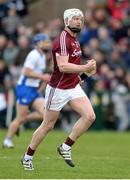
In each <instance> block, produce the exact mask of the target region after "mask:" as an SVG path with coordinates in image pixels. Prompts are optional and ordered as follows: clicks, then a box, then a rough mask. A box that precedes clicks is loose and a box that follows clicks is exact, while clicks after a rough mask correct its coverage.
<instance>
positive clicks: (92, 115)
mask: <svg viewBox="0 0 130 180" xmlns="http://www.w3.org/2000/svg"><path fill="white" fill-rule="evenodd" d="M95 119H96V115H95V113H91V114H90V115H89V117H88V120H89V121H90V122H91V123H93V122H94V121H95Z"/></svg>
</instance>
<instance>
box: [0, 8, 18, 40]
mask: <svg viewBox="0 0 130 180" xmlns="http://www.w3.org/2000/svg"><path fill="white" fill-rule="evenodd" d="M19 24H20V19H19V17H18V16H17V14H16V9H15V7H14V6H12V7H10V8H9V10H8V15H7V16H6V17H5V18H3V21H2V25H3V28H4V29H5V32H6V34H7V35H8V36H9V37H14V36H15V35H16V29H17V27H18V26H19Z"/></svg>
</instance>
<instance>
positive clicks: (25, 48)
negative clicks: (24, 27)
mask: <svg viewBox="0 0 130 180" xmlns="http://www.w3.org/2000/svg"><path fill="white" fill-rule="evenodd" d="M18 47H19V51H18V54H17V56H16V58H15V62H14V63H15V65H18V66H22V65H23V63H24V60H25V57H26V56H27V54H28V52H29V51H30V47H29V40H28V38H27V37H26V36H20V37H19V38H18Z"/></svg>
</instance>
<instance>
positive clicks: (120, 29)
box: [0, 0, 130, 131]
mask: <svg viewBox="0 0 130 180" xmlns="http://www.w3.org/2000/svg"><path fill="white" fill-rule="evenodd" d="M67 8H79V9H81V10H82V11H83V12H84V15H85V25H84V28H83V30H82V32H81V33H80V34H79V36H78V39H79V42H80V44H81V48H82V51H83V56H82V63H84V62H85V61H87V60H88V59H90V58H94V59H96V61H97V74H96V75H95V76H93V77H92V78H88V79H87V80H86V81H85V83H84V85H83V89H84V90H85V92H86V93H87V95H88V96H89V98H90V100H91V102H92V105H93V107H94V110H95V113H96V117H97V118H96V121H95V123H94V124H93V126H92V127H91V129H92V130H100V131H101V130H115V131H126V130H129V129H130V0H65V1H64V0H55V1H54V0H0V128H7V127H8V125H9V123H10V121H11V120H12V118H13V117H14V116H15V90H14V89H15V85H16V83H17V79H18V77H19V75H20V73H21V68H22V65H23V63H24V60H25V57H26V55H27V54H28V52H29V51H30V50H31V48H32V41H31V39H32V37H33V35H34V34H35V33H38V32H43V33H47V34H48V35H49V37H50V39H51V40H52V42H53V40H54V38H55V37H56V36H58V35H59V33H60V32H61V30H62V29H63V28H64V25H63V18H62V16H63V12H64V10H65V9H67ZM46 56H47V69H46V71H47V72H50V73H51V72H52V68H53V64H52V56H51V52H47V54H46ZM43 95H44V92H43ZM86 110H87V107H86ZM77 118H78V117H77V114H75V113H74V112H72V111H71V109H70V108H69V106H66V107H65V108H64V109H63V110H62V112H61V115H60V117H59V120H58V122H57V124H56V127H55V128H58V129H62V130H64V131H70V129H71V128H72V126H73V124H74V122H75V121H76V119H77ZM38 125H39V124H38V122H37V123H36V122H32V123H26V124H25V125H24V126H23V128H36V127H37V126H38Z"/></svg>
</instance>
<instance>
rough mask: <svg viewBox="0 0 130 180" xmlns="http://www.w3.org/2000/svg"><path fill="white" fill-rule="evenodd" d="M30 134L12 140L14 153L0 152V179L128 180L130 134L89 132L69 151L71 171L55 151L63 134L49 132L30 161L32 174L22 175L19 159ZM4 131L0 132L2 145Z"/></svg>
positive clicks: (27, 172) (10, 150) (28, 172)
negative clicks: (72, 165)
mask: <svg viewBox="0 0 130 180" xmlns="http://www.w3.org/2000/svg"><path fill="white" fill-rule="evenodd" d="M32 133H33V131H28V130H25V131H23V132H21V135H20V137H19V138H17V137H15V138H14V143H15V148H14V149H3V148H2V147H1V148H0V179H7V178H8V179H107V178H108V179H112V178H113V179H115V178H116V179H127V178H130V133H129V132H126V133H119V132H118V133H117V132H103V131H102V132H92V131H89V132H88V133H86V134H85V135H83V136H82V137H81V138H80V139H79V140H78V141H77V143H76V144H75V145H74V147H73V152H72V157H73V159H74V162H75V165H76V166H75V167H74V168H71V167H69V166H67V165H66V164H65V162H64V161H63V159H61V157H60V156H59V155H58V153H57V151H56V147H57V146H58V145H59V144H60V143H61V142H62V141H63V140H64V139H65V137H66V136H67V134H66V133H64V132H62V131H52V132H51V133H50V134H49V135H48V136H47V138H46V139H45V141H44V142H42V144H41V145H40V146H39V148H38V149H37V152H36V154H35V157H34V161H33V162H34V168H35V170H34V171H24V170H23V167H22V166H21V163H20V159H21V157H22V155H23V153H24V152H25V150H26V147H27V145H28V143H29V141H30V138H31V135H32ZM5 134H6V131H4V130H0V142H1V144H2V141H3V138H4V136H5Z"/></svg>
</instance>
